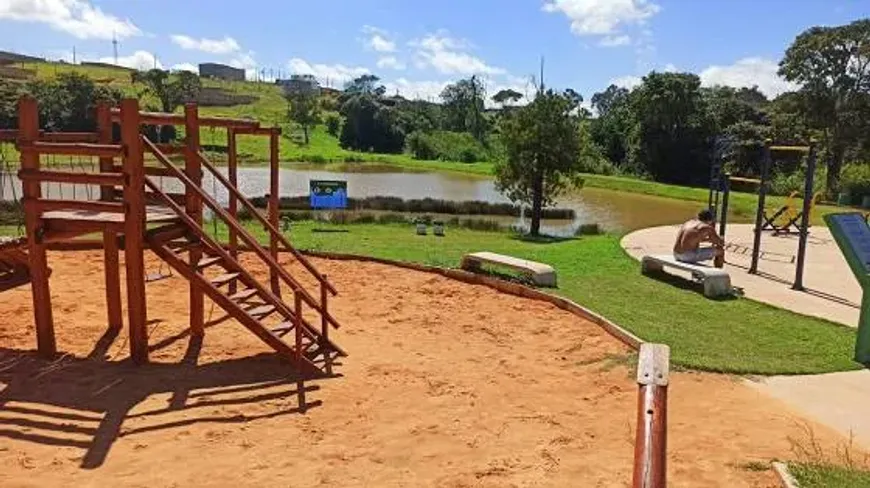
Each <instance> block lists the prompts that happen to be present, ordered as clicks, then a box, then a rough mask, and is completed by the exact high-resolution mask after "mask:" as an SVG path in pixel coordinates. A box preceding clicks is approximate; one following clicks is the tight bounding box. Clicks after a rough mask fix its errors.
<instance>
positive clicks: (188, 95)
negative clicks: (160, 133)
mask: <svg viewBox="0 0 870 488" xmlns="http://www.w3.org/2000/svg"><path fill="white" fill-rule="evenodd" d="M131 80H132V81H133V83H142V84H144V85H145V86H146V88H145V91H144V92H143V93H142V94H140V96H141V95H143V94H144V93H150V94H151V95H153V96H155V97H156V98H157V99H158V100H159V101H160V108H161V110H162V111H163V112H174V111H175V109H176V108H178V107H179V106H180V105H181V104H183V103H186V102H193V101H196V99H197V97H199V92H200V90H202V82H201V80H200V79H199V76H197V75H196V74H195V73H191V72H189V71H181V72H179V73H177V74H175V75H170V74H169V72H167V71H163V70H160V69H151V70H148V71H144V72H143V71H136V72H133V74H132V75H131Z"/></svg>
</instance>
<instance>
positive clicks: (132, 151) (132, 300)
mask: <svg viewBox="0 0 870 488" xmlns="http://www.w3.org/2000/svg"><path fill="white" fill-rule="evenodd" d="M121 143H122V144H123V145H124V147H125V150H126V157H125V158H124V166H123V171H124V174H125V175H126V177H127V186H125V187H124V200H125V202H126V205H127V214H126V217H125V222H124V257H125V261H126V262H125V265H126V269H127V321H128V322H129V327H130V356H131V357H132V358H133V361H134V362H136V363H146V362H148V329H146V323H147V320H148V317H147V309H146V306H145V259H144V258H145V254H144V252H145V251H144V249H145V243H144V238H145V164H144V160H143V154H142V139H141V136H140V135H139V101H138V100H136V99H135V98H128V99H125V100H122V101H121Z"/></svg>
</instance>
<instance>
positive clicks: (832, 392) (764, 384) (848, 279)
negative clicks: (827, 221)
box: [622, 224, 870, 450]
mask: <svg viewBox="0 0 870 488" xmlns="http://www.w3.org/2000/svg"><path fill="white" fill-rule="evenodd" d="M677 229H678V227H677V226H666V227H652V228H649V229H643V230H639V231H637V232H634V233H631V234H629V235H627V236H625V238H623V240H622V247H623V248H625V250H626V251H627V252H628V253H629V254H630V255H631V256H632V257H634V258H635V259H638V260H640V258H641V257H642V256H643V255H644V254H668V253H670V252H671V249H672V247H673V244H674V239H675V238H676V235H677ZM725 240H726V242H727V243H728V244H729V247H728V251H727V254H726V260H727V264H726V266H725V269H727V270H728V271H729V273H730V274H731V282H732V284H733V285H734V286H736V287H739V288H742V289H743V291H744V293H745V295H746V296H747V297H749V298H752V299H753V300H757V301H760V302H765V303H768V304H770V305H774V306H776V307H780V308H784V309H788V310H791V311H794V312H797V313H801V314H805V315H811V316H815V317H820V318H824V319H828V320H831V321H834V322H839V323H841V324H845V325H848V326H850V327H856V326H857V325H858V315H859V313H860V310H859V308H860V303H861V287H860V285H859V284H858V281H857V280H856V279H855V277H854V276H853V275H852V271H851V270H850V269H849V266H848V264H847V263H846V260H845V259H844V258H843V255H842V254H841V253H840V249H839V247H837V244H836V243H835V242H834V240H833V238H832V236H831V233H830V231H829V230H828V229H827V228H822V227H814V228H813V229H811V233H810V238H809V240H808V244H809V245H808V246H807V259H806V268H805V271H804V286H805V287H806V288H807V291H804V292H798V291H794V290H792V289H791V285H792V283H793V282H794V274H795V264H794V263H793V261H792V258H793V256H795V255H797V236H796V235H788V236H773V235H772V234H771V233H770V232H765V233H764V234H763V237H762V250H764V251H765V254H764V255H763V256H762V259H761V260H760V261H759V274H758V275H750V274H748V273H747V270H748V269H749V264H750V260H751V249H752V240H753V232H752V225H749V224H735V225H729V226H728V229H727V232H726V238H725ZM638 273H640V265H638ZM745 382H746V384H748V385H749V386H750V387H752V388H754V389H756V390H758V391H760V392H762V393H764V394H766V395H769V396H771V397H774V398H777V399H779V400H781V401H782V402H784V404H785V405H787V406H788V408H789V409H790V410H792V411H793V412H794V413H795V417H796V418H795V420H796V421H800V417H806V418H810V419H813V420H815V421H817V422H819V423H822V424H824V425H827V426H828V427H831V428H832V429H834V430H836V431H838V432H840V433H841V434H842V435H843V436H844V437H845V438H846V439H849V438H852V439H853V440H854V443H855V447H857V448H860V449H864V450H870V415H867V406H868V405H870V371H868V370H860V371H849V372H842V373H831V374H821V375H810V376H770V377H757V378H751V379H746V380H745Z"/></svg>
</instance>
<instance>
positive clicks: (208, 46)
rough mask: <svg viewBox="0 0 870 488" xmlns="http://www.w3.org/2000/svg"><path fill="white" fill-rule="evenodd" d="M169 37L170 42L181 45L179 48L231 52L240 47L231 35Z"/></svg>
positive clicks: (212, 52)
mask: <svg viewBox="0 0 870 488" xmlns="http://www.w3.org/2000/svg"><path fill="white" fill-rule="evenodd" d="M171 38H172V42H174V43H175V44H177V45H178V46H179V47H181V49H187V50H191V51H202V52H206V53H211V54H231V53H234V52H237V51H240V50H241V49H242V47H241V46H239V43H238V42H237V41H236V40H235V39H233V38H232V37H224V38H223V39H206V38H200V39H194V38H193V37H190V36H185V35H181V34H175V35H173V36H171Z"/></svg>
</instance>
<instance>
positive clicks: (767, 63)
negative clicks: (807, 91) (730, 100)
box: [700, 57, 798, 98]
mask: <svg viewBox="0 0 870 488" xmlns="http://www.w3.org/2000/svg"><path fill="white" fill-rule="evenodd" d="M777 69H778V66H777V64H776V62H775V61H771V60H769V59H764V58H758V57H750V58H743V59H740V60H738V61H737V62H735V63H734V64H731V65H728V66H716V65H714V66H710V67H708V68H706V69H705V70H703V71H701V74H700V77H701V83H702V84H703V85H704V86H714V85H724V86H732V87H735V88H740V87H747V88H751V87H753V86H758V90H759V91H761V92H762V93H764V94H765V95H767V96H768V97H770V98H773V97H775V96H777V95H779V94H781V93H783V92H787V91H791V90H796V89H797V88H798V85H796V84H794V83H791V82H788V81H786V80H784V79H783V78H781V77H780V76H779V75H778V74H776V72H777Z"/></svg>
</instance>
